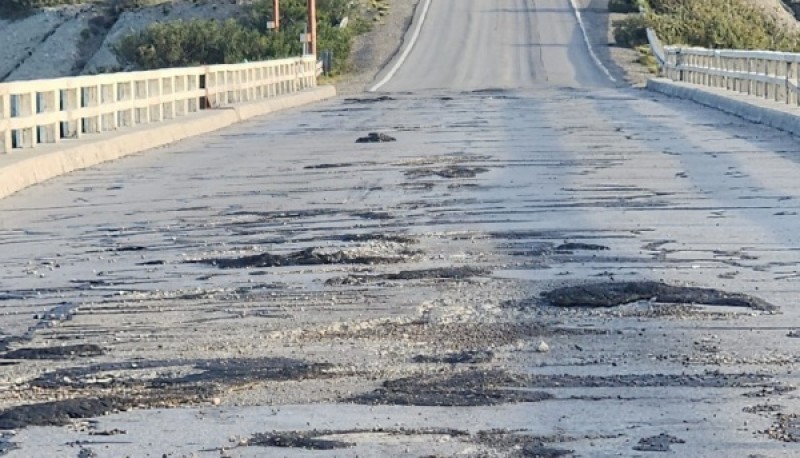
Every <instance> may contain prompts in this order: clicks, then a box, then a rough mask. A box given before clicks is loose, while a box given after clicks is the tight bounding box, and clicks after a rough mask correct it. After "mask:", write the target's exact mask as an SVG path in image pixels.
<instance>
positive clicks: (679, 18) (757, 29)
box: [647, 0, 800, 51]
mask: <svg viewBox="0 0 800 458" xmlns="http://www.w3.org/2000/svg"><path fill="white" fill-rule="evenodd" d="M649 3H650V6H651V11H649V13H648V15H647V20H648V23H649V24H650V26H651V27H653V28H654V29H655V31H656V33H657V34H658V36H659V37H660V38H661V39H662V40H663V41H664V42H665V43H668V44H682V45H691V46H703V47H707V48H733V49H765V50H780V51H800V36H798V34H796V33H793V32H791V31H789V30H786V28H785V27H783V26H781V25H780V24H778V23H777V22H776V21H775V20H774V19H772V18H771V17H769V16H767V15H766V14H764V13H763V12H762V11H761V10H760V9H758V8H757V7H755V6H753V5H752V4H750V3H748V2H747V0H703V1H697V0H650V1H649Z"/></svg>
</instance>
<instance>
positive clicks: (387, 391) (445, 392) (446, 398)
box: [349, 370, 553, 407]
mask: <svg viewBox="0 0 800 458" xmlns="http://www.w3.org/2000/svg"><path fill="white" fill-rule="evenodd" d="M514 387H516V388H524V387H525V383H524V377H519V376H515V375H511V374H508V373H506V372H503V371H479V370H472V371H467V372H462V373H458V374H454V375H419V376H414V377H406V378H401V379H397V380H387V381H386V382H384V383H383V386H382V387H381V388H378V389H377V390H375V391H373V392H371V393H365V394H362V395H359V396H355V397H354V398H351V399H350V400H349V401H350V402H354V403H356V404H374V405H377V404H383V405H410V406H462V407H467V406H492V405H500V404H509V403H519V402H539V401H544V400H547V399H551V398H552V397H553V396H552V395H551V394H550V393H546V392H543V391H532V390H522V389H517V390H511V389H508V388H514Z"/></svg>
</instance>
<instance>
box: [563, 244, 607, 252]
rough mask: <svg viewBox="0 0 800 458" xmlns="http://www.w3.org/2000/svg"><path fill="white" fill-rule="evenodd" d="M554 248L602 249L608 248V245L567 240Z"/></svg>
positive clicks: (571, 249)
mask: <svg viewBox="0 0 800 458" xmlns="http://www.w3.org/2000/svg"><path fill="white" fill-rule="evenodd" d="M555 249H556V251H604V250H608V247H607V246H605V245H596V244H594V243H580V242H568V243H562V244H561V245H558V246H557V247H556V248H555Z"/></svg>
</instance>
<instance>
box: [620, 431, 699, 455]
mask: <svg viewBox="0 0 800 458" xmlns="http://www.w3.org/2000/svg"><path fill="white" fill-rule="evenodd" d="M685 443H686V441H685V440H683V439H680V438H678V437H675V436H670V435H669V434H665V433H661V434H659V435H658V436H653V437H644V438H642V439H639V443H638V444H636V445H634V446H633V449H634V450H637V451H640V452H669V451H671V450H672V449H671V448H670V445H672V444H685Z"/></svg>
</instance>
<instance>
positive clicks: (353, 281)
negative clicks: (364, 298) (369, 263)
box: [325, 266, 492, 286]
mask: <svg viewBox="0 0 800 458" xmlns="http://www.w3.org/2000/svg"><path fill="white" fill-rule="evenodd" d="M491 273H492V271H491V270H489V269H483V268H478V267H469V266H464V267H437V268H432V269H418V270H401V271H400V272H395V273H388V274H378V275H349V276H347V277H339V278H331V279H328V280H327V281H326V282H325V284H326V285H327V286H341V285H363V284H366V283H369V282H375V281H382V280H393V281H398V280H466V279H468V278H472V277H476V276H480V275H489V274H491Z"/></svg>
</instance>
